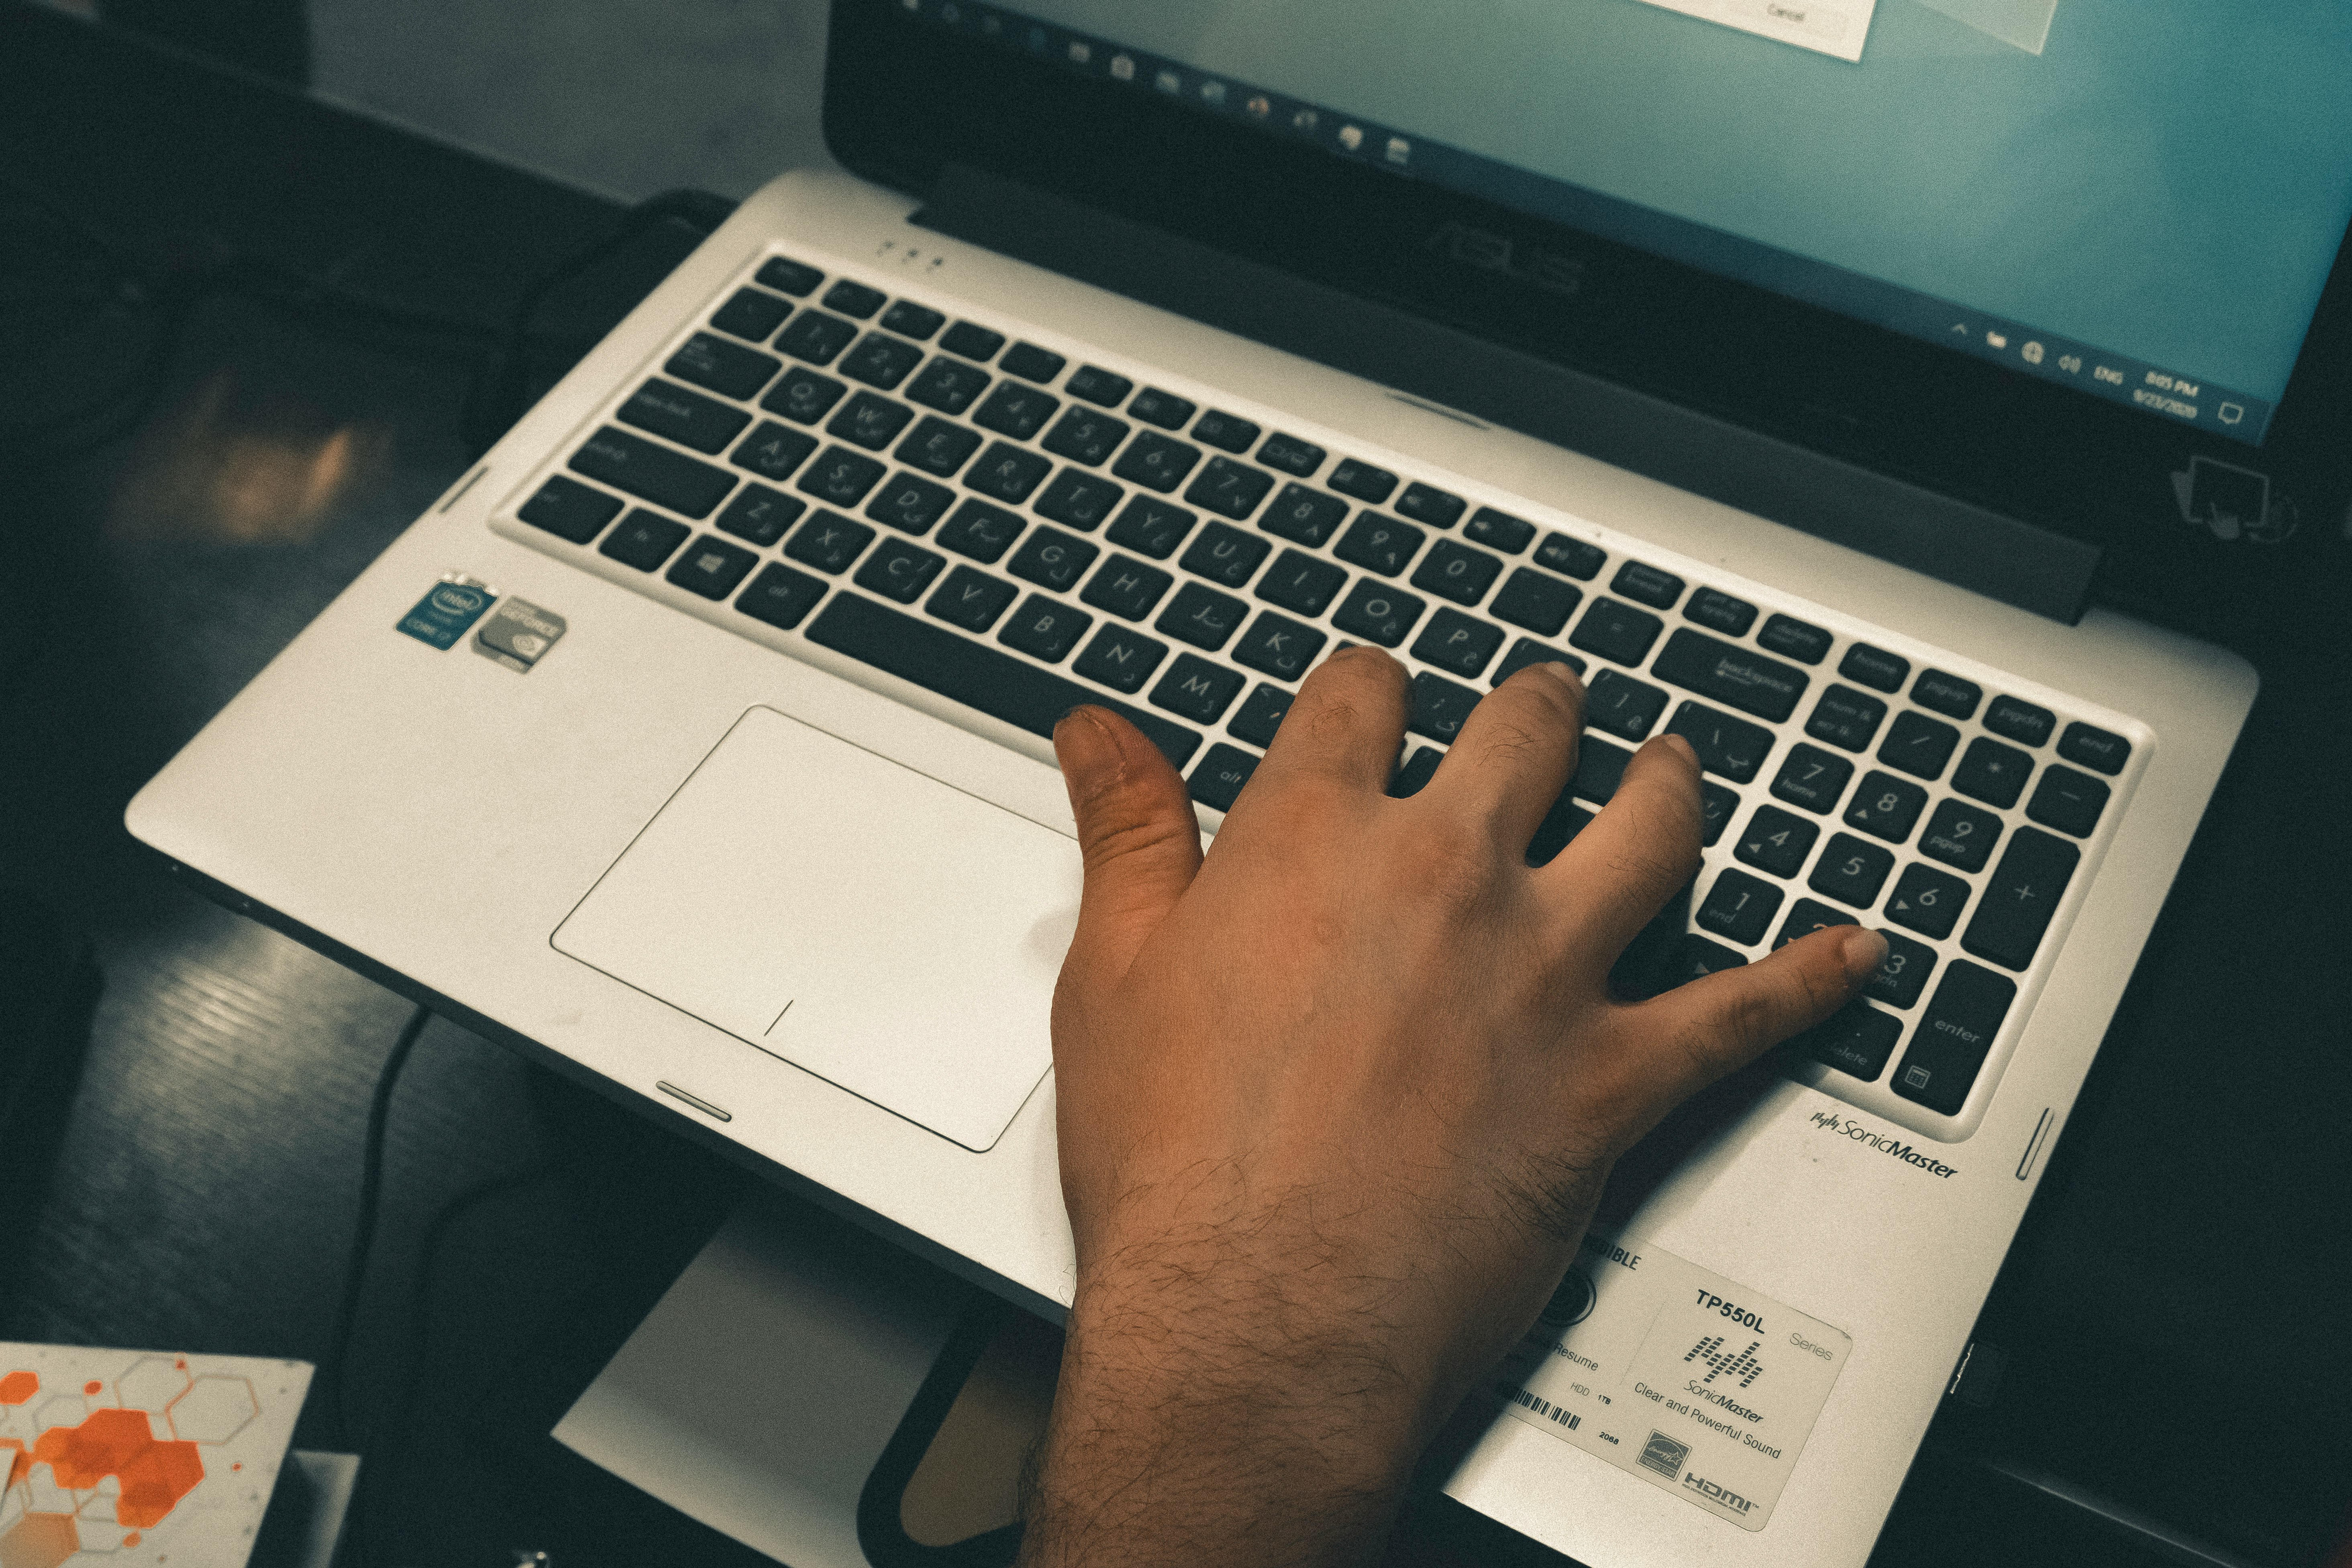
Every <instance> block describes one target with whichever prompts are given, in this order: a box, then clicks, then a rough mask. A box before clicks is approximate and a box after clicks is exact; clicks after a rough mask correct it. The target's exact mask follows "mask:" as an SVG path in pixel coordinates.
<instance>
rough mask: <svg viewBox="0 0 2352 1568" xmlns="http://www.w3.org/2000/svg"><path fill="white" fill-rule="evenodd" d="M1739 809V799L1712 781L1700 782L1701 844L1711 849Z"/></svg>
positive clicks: (1702, 780)
mask: <svg viewBox="0 0 2352 1568" xmlns="http://www.w3.org/2000/svg"><path fill="white" fill-rule="evenodd" d="M1738 809H1739V797H1738V795H1734V794H1733V793H1732V792H1731V791H1729V790H1727V789H1726V788H1724V787H1723V786H1722V785H1721V784H1717V783H1716V782H1715V781H1714V780H1712V779H1704V778H1703V779H1701V780H1699V781H1698V816H1699V842H1700V843H1701V844H1703V845H1705V846H1706V847H1708V848H1709V849H1712V848H1714V847H1715V844H1716V840H1717V839H1719V838H1721V837H1723V830H1724V829H1725V828H1727V827H1728V826H1731V817H1732V814H1733V813H1734V812H1737V811H1738Z"/></svg>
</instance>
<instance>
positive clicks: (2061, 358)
mask: <svg viewBox="0 0 2352 1568" xmlns="http://www.w3.org/2000/svg"><path fill="white" fill-rule="evenodd" d="M888 3H890V4H894V5H897V6H898V8H899V9H901V10H903V11H905V12H907V13H908V14H909V15H910V16H919V17H920V18H922V19H923V20H925V21H927V22H929V23H930V24H932V25H933V26H941V27H946V28H949V29H950V30H952V31H954V32H958V33H964V34H969V35H971V36H974V37H982V38H986V39H990V40H992V41H994V42H995V43H997V44H999V45H1000V46H1001V47H1005V48H1008V49H1013V50H1015V51H1018V52H1020V53H1022V54H1025V55H1029V56H1031V57H1034V58H1039V59H1042V60H1046V61H1049V62H1051V63H1053V64H1055V65H1056V66H1059V67H1060V68H1063V69H1065V70H1068V71H1072V72H1075V73H1076V74H1078V75H1080V76H1084V77H1087V78H1091V79H1097V80H1101V81H1104V82H1108V83H1111V84H1113V85H1115V86H1120V87H1126V88H1129V89H1133V90H1135V91H1138V92H1150V93H1155V94H1158V95H1160V96H1161V97H1164V98H1168V99H1171V100H1177V101H1180V102H1182V103H1184V104H1186V105H1188V106H1189V107H1191V108H1192V109H1194V110H1198V111H1200V112H1202V113H1207V114H1213V115H1216V116H1218V117H1220V118H1223V119H1227V120H1232V121H1239V122H1242V123H1244V124H1250V125H1255V126H1256V127H1257V128H1259V129H1260V130H1262V131H1264V132H1266V133H1267V134H1269V135H1276V136H1282V137H1286V138H1288V139H1291V140H1294V141H1305V142H1312V143H1314V144H1316V145H1318V146H1319V147H1321V148H1323V149H1324V150H1325V151H1327V152H1329V153H1336V154H1337V155H1339V156H1340V157H1343V158H1349V159H1352V160H1354V161H1356V162H1358V163H1368V164H1371V165H1374V166H1377V167H1380V168H1382V169H1385V170H1386V171H1387V172H1389V173H1391V174H1397V175H1399V176H1402V177H1404V178H1408V179H1419V180H1425V181H1428V182H1430V183H1431V184H1437V185H1441V186H1444V187H1446V188H1448V189H1452V190H1458V191H1462V192H1465V193H1466V194H1469V195H1476V196H1482V197H1485V198H1486V199H1487V200H1490V201H1493V202H1496V203H1497V204H1499V205H1504V206H1507V207H1513V208H1516V209H1517V210H1518V211H1521V212H1525V213H1528V214H1531V215H1533V216H1537V217H1541V218H1546V219H1549V220H1551V221H1553V222H1557V223H1560V224H1565V225H1567V226H1570V227H1572V228H1579V229H1582V230H1584V231H1585V232H1587V233H1590V234H1594V235H1598V236H1600V237H1602V238H1604V239H1611V240H1615V241H1618V242H1619V243H1622V244H1625V245H1630V246H1633V247H1637V248H1640V249H1643V250H1647V251H1650V252H1652V253H1654V254H1655V255H1659V256H1663V257H1665V258H1668V259H1669V260H1674V261H1678V262H1682V263H1684V264H1685V265H1686V266H1690V267H1695V268H1699V269H1701V270H1703V271H1706V272H1712V273H1715V274H1717V275H1718V276H1720V277H1726V278H1729V279H1734V280H1736V281H1738V282H1742V283H1748V284H1753V285H1755V286H1757V287H1759V288H1762V289H1769V290H1771V291H1772V292H1774V293H1779V294H1785V295H1787V296H1789V297H1790V298H1791V299H1795V300H1802V301H1804V302H1805V303H1807V304H1811V305H1818V306H1821V307H1822V308H1824V309H1826V310H1834V311H1836V312H1837V313H1838V314H1840V315H1843V316H1850V317H1853V319H1855V320H1857V321H1865V322H1868V323H1870V324H1871V325H1873V326H1877V327H1884V328H1885V329H1887V330H1889V331H1895V332H1899V333H1901V334H1903V335H1904V336H1906V337H1910V338H1916V339H1917V340H1919V341H1921V342H1930V343H1936V344H1939V345H1941V346H1943V347H1945V348H1948V349H1951V350H1953V351H1955V352H1956V353H1966V354H1969V355H1970V356H1972V357H1974V358H1977V359H1984V360H1992V361H1995V362H1997V363H2000V364H2002V365H2005V366H2006V367H2008V368H2009V369H2011V370H2013V371H2016V372H2019V373H2021V374H2025V375H2030V376H2033V377H2036V378H2038V379H2040V380H2042V381H2048V382H2053V383H2055V384H2058V385H2061V386H2068V387H2073V388H2074V389H2075V390H2077V391H2080V392H2082V393H2084V394H2086V395H2090V396H2093V397H2098V398H2102V399H2105V401H2107V402H2110V403H2116V404H2121V405H2126V406H2127V407H2132V408H2137V409H2139V410H2141V411H2142V412H2144V413H2147V414H2148V415H2151V416H2155V417H2157V418H2159V419H2163V420H2165V421H2167V422H2168V423H2170V424H2175V425H2183V426H2191V427H2193V428H2197V429H2200V430H2208V431H2210V432H2212V433H2213V434H2215V435H2219V436H2225V437H2231V438H2233V439H2235V440H2240V441H2244V442H2247V443H2249V444H2259V443H2260V442H2261V440H2262V439H2263V434H2264V432H2265V431H2266V430H2267V429H2268V427H2269V425H2270V420H2271V416H2272V413H2273V406H2274V405H2273V404H2271V403H2269V402H2266V401H2264V400H2263V399H2262V398H2258V397H2252V396H2249V395H2245V394H2243V393H2240V392H2237V391H2235V390H2233V389H2231V388H2227V387H2221V386H2216V385H2214V384H2212V383H2210V382H2209V381H2206V380H2204V379H2203V378H2202V377H2199V376H2190V375H2183V374H2180V373H2179V372H2177V371H2173V370H2169V369H2167V368H2166V367H2164V366H2161V365H2155V364H2149V363H2145V362H2143V361H2140V360H2136V359H2133V358H2130V357H2129V356H2127V355H2122V354H2116V353H2110V352H2107V351H2105V350H2102V349H2097V348H2095V347H2092V346H2090V345H2087V344H2084V343H2078V342H2074V341H2072V340H2070V339H2063V338H2060V337H2056V336H2054V335H2053V334H2051V333H2049V332H2046V331H2038V330H2036V329H2034V328H2032V327H2030V326H2027V325H2024V324H2022V323H2020V322H2017V321H2009V320H2005V319H2001V318H1997V317H1991V316H1987V315H1985V314H1983V313H1982V312H1980V311H1977V310H1971V309H1970V308H1969V307H1968V306H1965V305H1961V304H1958V303H1956V302H1953V301H1950V300H1939V299H1937V298H1935V297H1933V296H1931V295H1927V294H1922V293H1918V292H1916V291H1915V290H1913V289H1905V288H1902V287H1900V286H1899V285H1896V284H1892V283H1887V282H1884V281H1881V280H1880V279H1874V278H1869V277H1865V276H1864V275H1863V274H1861V273H1858V272H1853V271H1849V270H1847V269H1846V268H1842V267H1835V266H1832V265H1831V264H1830V263H1828V262H1824V261H1816V260H1813V259H1812V258H1809V257H1803V256H1799V255H1797V254H1795V253H1794V252H1792V251H1787V250H1781V249H1779V248H1777V247H1772V246H1769V245H1762V244H1759V243H1758V242H1756V241H1754V240H1751V239H1747V238H1744V237H1741V236H1738V235H1736V234H1732V233H1730V232H1728V231H1727V230H1724V229H1718V228H1710V227H1708V226H1706V225H1704V224H1697V223H1692V222H1690V221H1689V220H1687V219H1685V218H1678V217H1675V216H1670V215H1668V214H1665V213H1661V212H1657V211H1655V210H1654V209H1652V208H1649V207H1644V206H1642V205H1639V204H1638V203H1634V202H1629V201H1624V200H1622V199H1621V198H1619V197H1616V196H1610V195H1602V194H1601V192H1598V191H1591V190H1587V189H1585V188H1584V187H1582V186H1580V185H1575V184H1570V183H1568V182H1566V181H1562V180H1555V179H1552V178H1550V177H1549V176H1547V175H1543V174H1535V173H1532V172H1530V171H1528V170H1526V169H1522V168H1518V167H1516V166H1515V165H1512V164H1509V163H1502V162H1499V161H1498V160H1496V159H1493V158H1488V157H1485V156H1483V155H1481V154H1479V153H1465V152H1464V151H1462V150H1461V149H1459V148H1455V147H1449V146H1446V145H1444V144H1443V143H1441V142H1429V141H1426V140H1423V139H1422V138H1420V137H1417V136H1414V135H1412V134H1410V133H1408V132H1402V131H1398V130H1394V129H1392V128H1390V127H1387V126H1382V125H1377V124H1374V123H1373V122H1371V121H1368V120H1365V119H1364V118H1362V117H1361V116H1360V115H1350V114H1347V113H1345V112H1343V111H1340V110H1334V109H1330V108H1328V107H1326V106H1324V105H1322V104H1315V103H1307V102H1305V101H1303V100H1298V99H1295V98H1289V97H1286V96H1285V95H1283V94H1281V93H1278V92H1275V91H1273V90H1271V89H1265V88H1261V87H1258V86H1255V85H1254V84H1252V83H1249V82H1244V81H1242V80H1239V79H1235V78H1233V77H1228V76H1222V75H1219V74H1217V73H1215V72H1213V71H1203V70H1201V69H1199V68H1196V67H1193V66H1190V65H1186V64H1185V63H1183V62H1182V61H1181V60H1171V59H1163V58H1160V57H1158V56H1154V55H1150V54H1147V53H1144V52H1143V51H1141V50H1139V49H1133V48H1129V47H1127V46H1125V45H1123V44H1120V43H1118V42H1116V41H1114V40H1111V39H1107V38H1101V37H1095V36H1094V35H1091V34H1087V33H1079V32H1075V31H1073V30H1071V29H1070V28H1067V27H1063V26H1056V25H1055V24H1052V23H1047V22H1041V21H1037V20H1036V19H1034V18H1033V17H1030V16H1024V15H1022V14H1021V13H1019V12H1017V11H1012V10H1007V9H1005V8H1003V7H1002V6H995V5H970V4H966V3H965V0H888Z"/></svg>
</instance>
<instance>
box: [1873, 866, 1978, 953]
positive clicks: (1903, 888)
mask: <svg viewBox="0 0 2352 1568" xmlns="http://www.w3.org/2000/svg"><path fill="white" fill-rule="evenodd" d="M1968 901H1969V885H1968V884H1967V883H1966V882H1963V881H1961V880H1960V879H1958V877H1955V876H1953V875H1952V874H1951V873H1950V872H1949V871H1938V870H1937V869H1936V868H1934V867H1933V866H1922V865H1918V864H1916V863H1914V864H1912V865H1910V866H1906V867H1905V868H1904V870H1903V877H1902V879H1901V880H1900V881H1898V882H1896V883H1895V892H1894V896H1893V897H1891V898H1889V899H1888V900H1886V918H1887V919H1888V920H1891V921H1894V922H1895V924H1896V925H1905V926H1909V927H1910V928H1911V929H1912V930H1913V931H1918V932H1921V933H1922V934H1924V935H1927V936H1932V937H1937V938H1941V937H1948V936H1949V935H1951V934H1952V927H1953V926H1954V925H1955V924H1957V923H1958V921H1959V918H1960V910H1961V908H1962V907H1963V906H1965V905H1966V904H1967V903H1968Z"/></svg>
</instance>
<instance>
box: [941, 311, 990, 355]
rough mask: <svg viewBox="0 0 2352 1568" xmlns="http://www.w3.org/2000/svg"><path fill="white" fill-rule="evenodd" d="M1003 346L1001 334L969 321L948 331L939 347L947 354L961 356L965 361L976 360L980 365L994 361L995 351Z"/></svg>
mask: <svg viewBox="0 0 2352 1568" xmlns="http://www.w3.org/2000/svg"><path fill="white" fill-rule="evenodd" d="M1003 346H1004V334H1003V332H992V331H989V330H988V329H987V328H986V327H983V326H980V325H978V324H976V323H974V322H971V321H958V322H957V323H956V324H955V325H954V326H952V327H950V328H949V329H948V335H947V336H946V337H943V338H941V339H940V347H941V348H943V349H945V350H947V351H948V353H951V354H961V355H962V356H963V357H964V358H965V359H970V360H978V361H979V362H980V363H982V364H986V363H988V362H989V361H990V360H992V359H994V358H995V357H996V351H997V350H999V349H1001V348H1003Z"/></svg>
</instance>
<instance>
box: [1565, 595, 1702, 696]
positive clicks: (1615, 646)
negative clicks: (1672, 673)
mask: <svg viewBox="0 0 2352 1568" xmlns="http://www.w3.org/2000/svg"><path fill="white" fill-rule="evenodd" d="M1664 629H1665V622H1664V621H1662V620H1660V619H1658V617H1657V616H1654V615H1652V614H1650V612H1649V611H1647V610H1637V609H1635V608H1634V607H1633V605H1622V604H1619V603H1618V602H1617V601H1616V600H1614V599H1595V600H1593V601H1592V607H1591V609H1589V610H1587V611H1585V612H1584V618H1583V619H1582V620H1580V621H1579V622H1577V623H1576V630H1575V631H1574V632H1572V633H1570V635H1569V639H1568V641H1569V646H1570V647H1580V648H1582V649H1583V650H1584V651H1585V652H1587V653H1597V654H1599V655H1600V656H1601V658H1607V659H1613V660H1615V661H1616V662H1617V663H1619V664H1622V665H1629V666H1632V667H1633V668H1640V666H1641V663H1642V660H1643V658H1647V657H1648V656H1649V652H1650V645H1651V644H1653V643H1654V642H1656V641H1657V640H1658V633H1659V632H1661V631H1663V630H1664ZM1685 635H1686V634H1685V633H1682V632H1676V633H1675V636H1676V637H1683V636H1685ZM1672 651H1673V647H1672V646H1671V645H1669V647H1668V648H1667V652H1669V653H1671V652H1672ZM1658 662H1659V663H1660V664H1664V662H1665V658H1664V655H1661V656H1660V657H1659V659H1658ZM1656 673H1658V674H1662V675H1663V674H1664V671H1663V670H1660V671H1657V672H1656ZM1668 679H1672V678H1671V677H1668ZM1677 684H1687V683H1685V682H1677Z"/></svg>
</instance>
